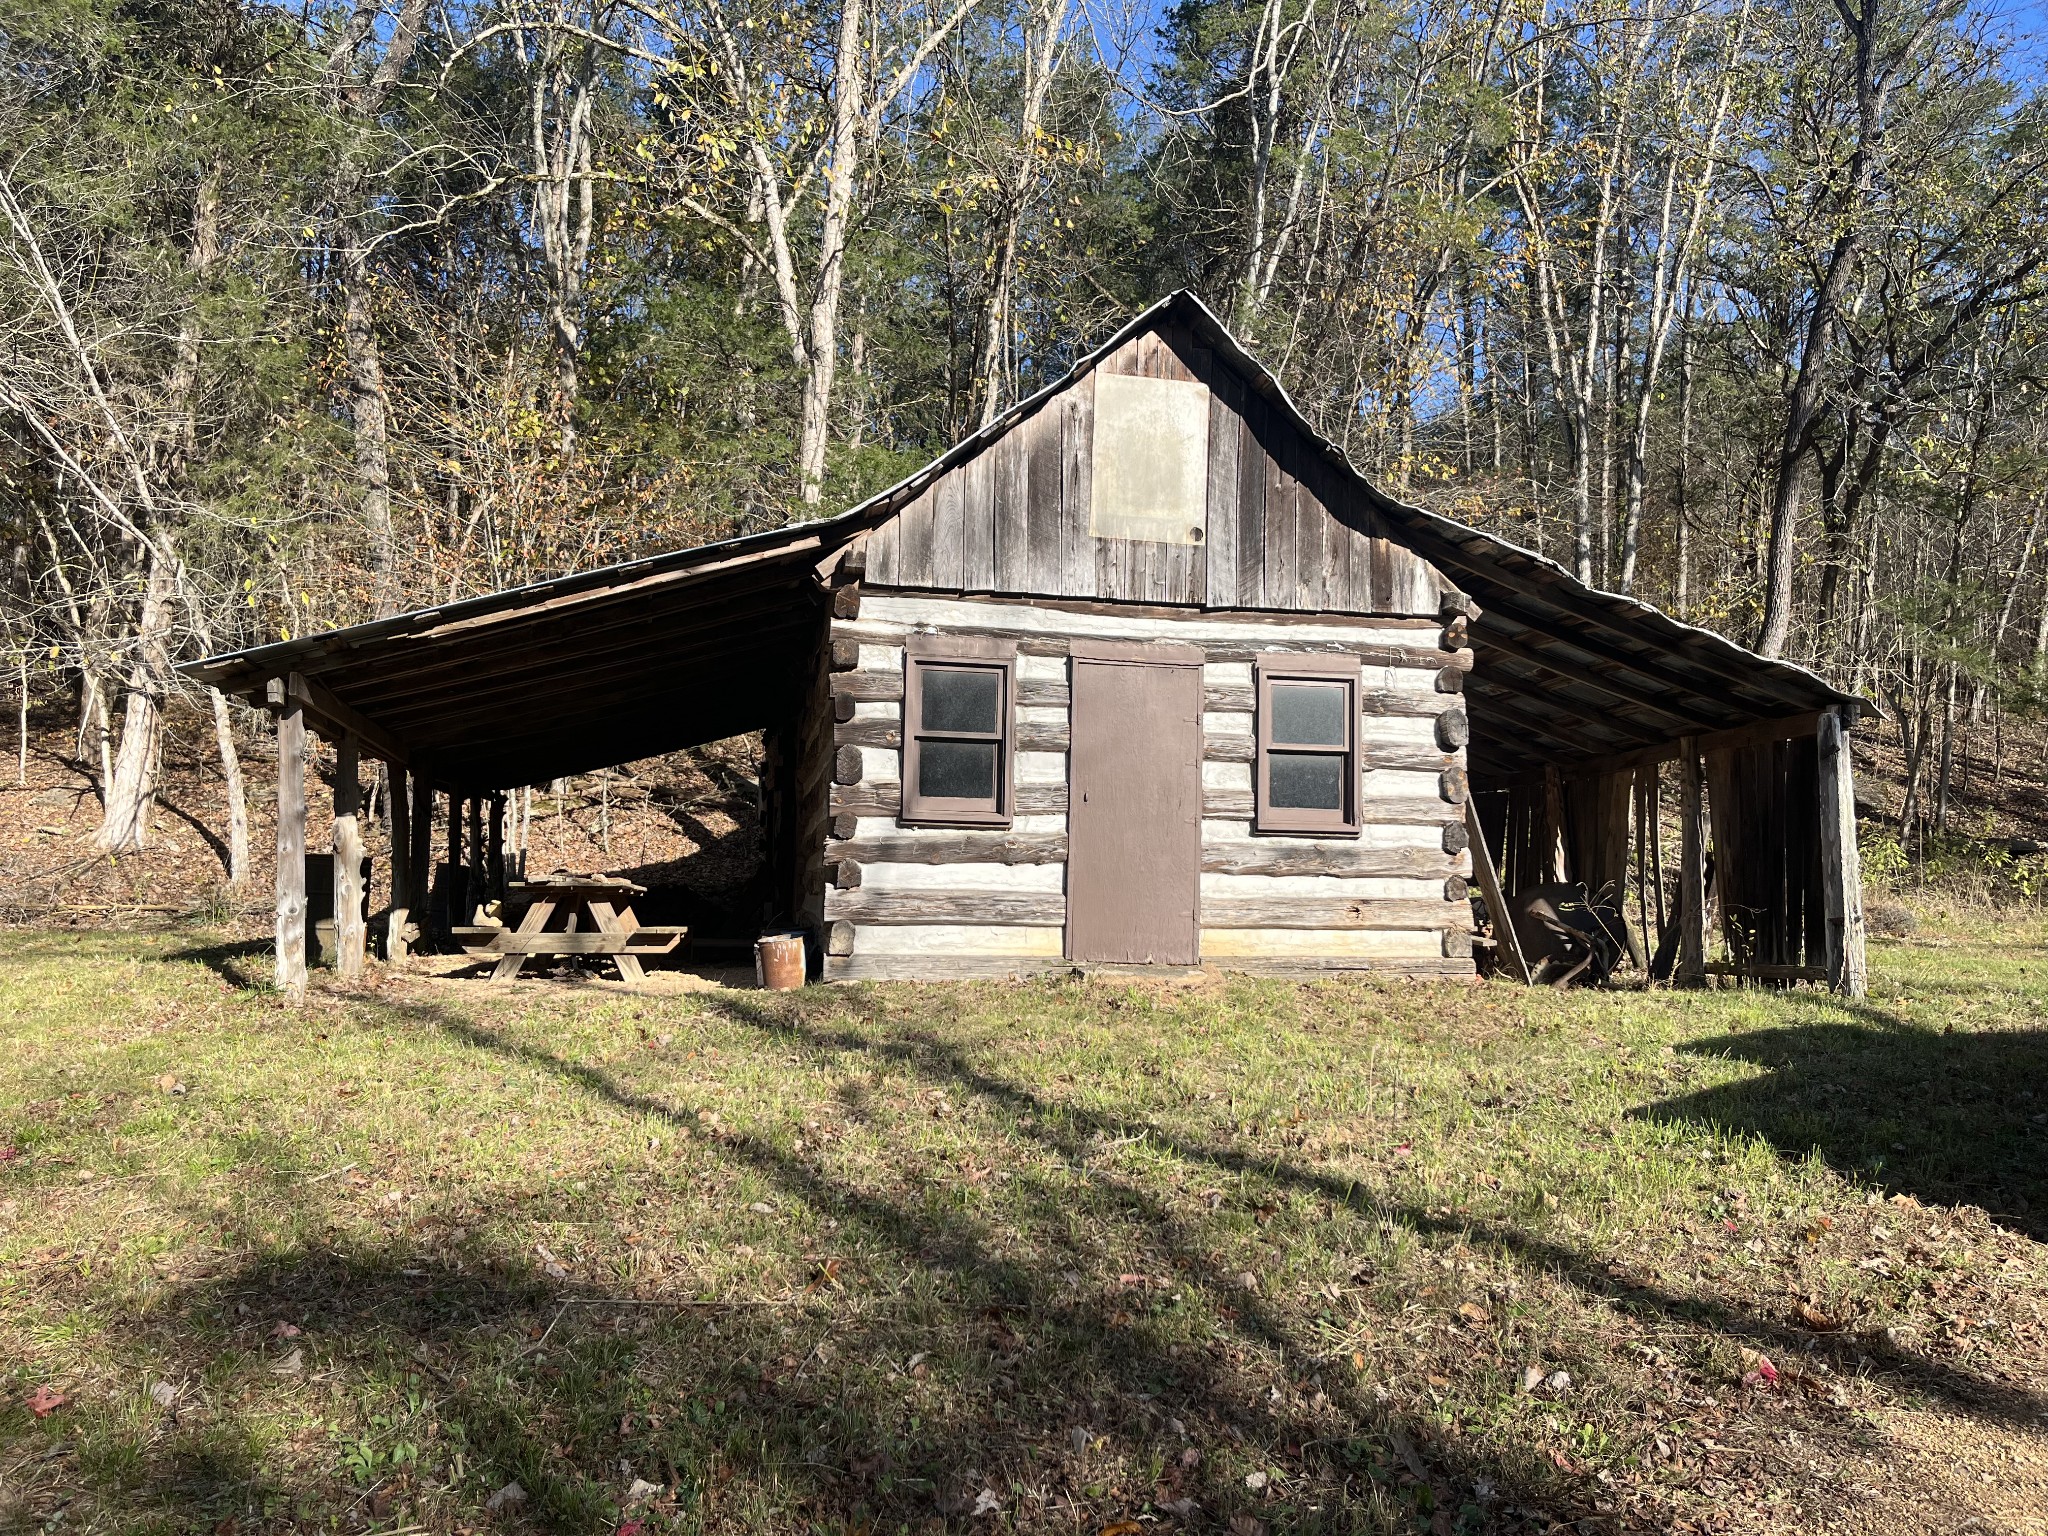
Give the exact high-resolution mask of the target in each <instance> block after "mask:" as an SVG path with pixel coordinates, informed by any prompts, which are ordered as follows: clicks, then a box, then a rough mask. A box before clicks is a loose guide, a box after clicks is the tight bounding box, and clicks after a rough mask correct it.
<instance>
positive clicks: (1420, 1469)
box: [1393, 1429, 1429, 1483]
mask: <svg viewBox="0 0 2048 1536" xmlns="http://www.w3.org/2000/svg"><path fill="white" fill-rule="evenodd" d="M1393 1442H1394V1454H1395V1455H1396V1456H1398V1457H1400V1458H1401V1465H1402V1466H1404V1467H1406V1468H1407V1469H1408V1473H1409V1475H1410V1476H1411V1477H1413V1478H1414V1479H1415V1480H1416V1481H1417V1482H1418V1483H1421V1482H1427V1481H1428V1480H1429V1469H1428V1468H1427V1467H1425V1466H1423V1464H1422V1454H1421V1452H1419V1451H1417V1450H1416V1449H1415V1442H1414V1441H1413V1440H1410V1439H1409V1438H1408V1437H1407V1436H1406V1435H1405V1434H1403V1433H1402V1432H1401V1431H1400V1430H1398V1429H1397V1430H1395V1431H1394V1434H1393Z"/></svg>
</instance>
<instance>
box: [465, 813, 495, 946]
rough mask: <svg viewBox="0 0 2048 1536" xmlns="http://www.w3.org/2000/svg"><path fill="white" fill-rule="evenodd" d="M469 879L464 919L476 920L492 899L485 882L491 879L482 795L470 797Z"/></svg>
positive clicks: (466, 889) (467, 921)
mask: <svg viewBox="0 0 2048 1536" xmlns="http://www.w3.org/2000/svg"><path fill="white" fill-rule="evenodd" d="M467 849H468V853H469V879H468V881H467V882H466V883H465V884H464V886H463V892H462V920H463V921H464V922H465V923H473V922H475V921H476V909H477V908H478V907H480V906H482V905H483V904H484V903H485V902H486V901H488V900H490V896H489V894H488V893H487V892H486V890H485V882H486V881H488V880H489V879H490V867H491V866H490V860H489V859H488V858H487V857H486V855H485V853H484V801H483V796H481V795H471V796H470V797H469V840H468V843H467Z"/></svg>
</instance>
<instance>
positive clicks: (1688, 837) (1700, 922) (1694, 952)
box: [1675, 736, 1707, 987]
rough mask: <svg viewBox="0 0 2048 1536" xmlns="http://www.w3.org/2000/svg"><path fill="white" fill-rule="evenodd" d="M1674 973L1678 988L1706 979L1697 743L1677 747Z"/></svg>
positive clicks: (1704, 879)
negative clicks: (1676, 907)
mask: <svg viewBox="0 0 2048 1536" xmlns="http://www.w3.org/2000/svg"><path fill="white" fill-rule="evenodd" d="M1678 758H1679V778H1678V829H1679V830H1678V971H1677V974H1676V977H1675V979H1676V981H1677V982H1678V985H1680V986H1681V987H1697V986H1703V985H1705V983H1706V979H1707V829H1706V823H1705V820H1704V817H1703V815H1702V811H1703V804H1702V796H1701V792H1700V791H1701V783H1700V754H1699V739H1698V738H1697V737H1694V736H1688V737H1686V738H1685V739H1684V740H1682V741H1681V742H1680V743H1679V753H1678Z"/></svg>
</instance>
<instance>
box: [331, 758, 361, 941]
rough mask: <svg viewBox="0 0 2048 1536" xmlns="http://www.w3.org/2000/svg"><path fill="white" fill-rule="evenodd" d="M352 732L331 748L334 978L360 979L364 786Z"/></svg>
mask: <svg viewBox="0 0 2048 1536" xmlns="http://www.w3.org/2000/svg"><path fill="white" fill-rule="evenodd" d="M359 756H360V753H359V750H358V748H357V745H356V738H355V735H354V733H353V732H350V731H343V732H342V733H341V739H340V740H338V741H337V742H335V744H334V974H335V976H336V978H337V979H339V980H341V981H361V980H362V979H363V942H364V925H363V829H362V825H361V823H360V821H359V820H358V817H359V815H360V813H361V810H362V802H363V786H362V782H361V778H360V775H359V772H358V769H359V761H358V759H359Z"/></svg>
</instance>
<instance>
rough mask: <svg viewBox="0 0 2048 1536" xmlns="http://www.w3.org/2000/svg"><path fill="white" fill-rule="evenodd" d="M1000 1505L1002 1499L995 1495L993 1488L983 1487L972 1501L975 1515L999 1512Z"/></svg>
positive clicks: (1001, 1504)
mask: <svg viewBox="0 0 2048 1536" xmlns="http://www.w3.org/2000/svg"><path fill="white" fill-rule="evenodd" d="M1002 1507H1003V1501H1002V1500H1001V1499H999V1498H997V1497H996V1491H995V1490H994V1489H993V1488H984V1489H982V1490H981V1494H980V1496H979V1497H978V1498H976V1499H975V1501H974V1510H973V1513H974V1514H975V1515H976V1516H977V1517H978V1516H981V1515H993V1514H997V1513H999V1512H1000V1511H1001V1509H1002Z"/></svg>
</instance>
